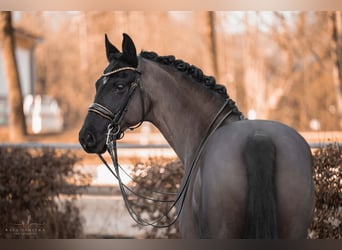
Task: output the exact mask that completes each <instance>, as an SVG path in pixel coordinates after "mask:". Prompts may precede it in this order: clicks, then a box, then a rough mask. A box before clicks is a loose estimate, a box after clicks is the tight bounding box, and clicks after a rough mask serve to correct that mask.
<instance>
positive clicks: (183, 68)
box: [140, 51, 242, 115]
mask: <svg viewBox="0 0 342 250" xmlns="http://www.w3.org/2000/svg"><path fill="white" fill-rule="evenodd" d="M140 56H141V57H143V58H146V59H149V60H152V61H154V62H158V63H161V64H164V65H167V66H171V67H173V68H175V69H176V70H178V71H179V72H182V73H184V74H186V75H187V76H189V77H190V78H191V79H193V80H195V81H196V82H198V83H200V84H202V85H203V86H204V87H206V88H207V89H210V90H213V91H214V92H216V93H218V94H219V95H220V96H222V97H223V98H225V99H227V98H229V96H228V94H227V90H226V87H225V86H223V85H220V84H217V83H216V80H215V78H214V77H212V76H206V75H204V74H203V71H202V70H201V69H200V68H198V67H196V66H195V65H191V64H189V63H187V62H184V61H183V60H180V59H176V58H175V56H173V55H170V56H159V55H158V54H157V53H155V52H152V51H142V52H141V53H140ZM228 106H229V107H230V108H231V109H232V110H233V112H234V113H236V114H239V115H242V113H241V112H240V111H239V109H238V108H237V106H236V105H235V102H234V101H233V100H232V99H230V98H229V104H228Z"/></svg>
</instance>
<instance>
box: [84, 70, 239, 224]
mask: <svg viewBox="0 0 342 250" xmlns="http://www.w3.org/2000/svg"><path fill="white" fill-rule="evenodd" d="M124 70H132V71H135V72H137V73H139V74H141V73H140V72H139V71H138V70H137V69H136V68H131V67H124V68H120V69H117V70H114V71H111V72H108V73H105V74H103V76H110V75H113V74H115V73H118V72H121V71H124ZM138 86H139V87H140V90H141V101H142V110H143V115H142V120H141V121H140V122H139V124H138V125H137V126H136V127H134V128H137V127H139V126H140V125H141V124H142V122H143V121H144V99H143V90H142V86H141V84H140V81H139V79H136V80H135V81H134V82H132V83H131V84H130V89H129V93H128V97H127V99H126V101H125V102H124V104H123V105H122V107H121V109H120V110H119V112H117V113H113V112H112V111H110V110H109V109H108V108H106V107H105V106H103V105H101V104H98V103H93V104H91V105H90V107H89V112H94V113H96V114H98V115H100V116H101V117H103V118H105V119H107V120H109V121H110V124H109V125H108V128H107V138H106V146H107V151H108V153H109V155H110V157H111V160H112V162H113V168H114V170H113V169H112V168H111V167H110V166H109V165H108V163H107V162H106V160H105V159H104V158H103V156H102V155H101V154H98V156H99V158H100V159H101V161H102V162H103V164H104V165H105V166H106V167H107V168H108V170H109V171H110V172H111V173H112V175H113V176H114V177H115V178H116V179H117V180H118V183H119V188H120V191H121V195H122V198H123V200H124V203H125V206H126V208H127V211H128V213H129V215H130V216H131V218H132V219H133V220H134V221H135V222H136V223H138V224H140V225H142V226H153V227H155V228H165V227H169V226H171V225H173V224H174V223H175V222H176V221H177V220H178V218H179V216H180V214H181V212H182V209H183V206H184V202H185V198H186V194H187V191H188V188H189V184H190V181H191V176H192V173H193V171H194V169H195V168H196V165H197V163H198V160H199V159H200V156H201V154H202V152H203V150H204V148H205V146H206V144H207V142H208V140H209V138H210V136H211V135H212V134H213V133H214V132H215V131H216V130H217V128H219V127H220V126H221V125H222V123H223V122H224V121H225V120H226V119H227V118H228V117H229V116H230V115H231V114H232V113H233V110H229V111H228V112H227V113H226V114H224V115H223V117H222V118H221V119H220V120H219V121H218V119H219V117H220V116H221V115H222V114H223V111H224V110H225V108H226V107H227V106H228V104H229V103H230V101H231V99H230V98H227V99H226V100H225V102H224V104H223V105H222V107H221V108H220V109H219V111H218V112H217V113H216V115H215V116H214V118H213V119H212V121H211V122H210V125H209V126H208V128H207V130H206V133H205V136H204V137H203V139H202V141H201V143H200V144H199V146H198V148H197V150H196V153H195V157H194V159H193V161H192V162H191V165H190V169H189V171H188V173H186V179H185V182H184V185H182V188H181V190H180V191H179V192H178V194H177V197H176V199H174V200H159V199H154V198H153V197H149V196H145V195H142V194H139V193H137V192H136V191H134V190H132V189H131V188H129V187H127V186H126V185H125V184H124V183H123V182H122V178H121V175H120V169H122V168H121V166H120V165H119V163H118V156H117V144H116V140H117V139H120V138H122V137H123V132H122V131H121V127H120V122H121V121H122V119H123V117H124V114H125V113H126V111H127V106H128V104H129V101H130V100H131V97H132V95H133V93H134V91H135V90H136V88H137V87H138ZM217 121H218V122H217ZM215 124H216V125H215ZM134 128H131V129H134ZM125 174H127V173H125ZM127 175H128V174H127ZM133 181H134V180H133ZM138 184H139V185H141V184H140V183H138ZM126 190H128V191H129V192H131V193H132V194H134V195H136V196H137V197H140V198H144V199H146V200H150V201H153V202H169V203H171V202H172V204H171V206H170V208H169V209H168V210H167V212H166V214H164V215H161V216H160V217H159V218H158V219H156V220H155V221H153V222H149V221H147V220H145V219H143V218H141V217H140V216H139V215H138V213H137V212H136V211H135V210H134V209H133V208H132V206H131V204H130V203H129V199H128V195H127V192H126ZM151 192H153V193H160V194H172V195H176V193H163V192H160V191H154V190H152V191H151ZM178 202H181V203H180V207H179V210H178V212H177V214H176V217H175V218H174V219H173V220H172V221H171V222H170V223H167V224H159V223H160V222H161V220H162V219H163V218H167V217H168V215H169V213H170V212H171V210H172V209H173V208H175V207H176V205H177V203H178Z"/></svg>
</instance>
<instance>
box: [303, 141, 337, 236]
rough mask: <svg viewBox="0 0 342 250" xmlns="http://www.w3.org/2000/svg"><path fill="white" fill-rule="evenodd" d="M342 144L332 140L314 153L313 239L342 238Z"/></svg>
mask: <svg viewBox="0 0 342 250" xmlns="http://www.w3.org/2000/svg"><path fill="white" fill-rule="evenodd" d="M341 175H342V147H341V146H339V145H338V144H329V145H327V146H326V147H321V148H319V149H318V150H317V151H316V152H315V154H314V176H313V178H314V182H315V193H316V206H315V212H314V219H313V221H312V223H311V226H310V230H309V237H310V238H313V239H317V238H319V239H341V238H342V202H341V201H342V179H341Z"/></svg>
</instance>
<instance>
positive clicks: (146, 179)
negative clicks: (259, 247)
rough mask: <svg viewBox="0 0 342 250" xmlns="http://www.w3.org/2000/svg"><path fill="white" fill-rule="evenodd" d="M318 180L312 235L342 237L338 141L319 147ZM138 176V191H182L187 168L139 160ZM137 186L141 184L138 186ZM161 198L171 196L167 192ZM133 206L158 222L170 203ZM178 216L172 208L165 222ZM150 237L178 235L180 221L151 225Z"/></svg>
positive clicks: (175, 163) (159, 160) (341, 167)
mask: <svg viewBox="0 0 342 250" xmlns="http://www.w3.org/2000/svg"><path fill="white" fill-rule="evenodd" d="M313 158H314V167H313V170H314V174H313V178H314V183H315V194H316V206H315V212H314V219H313V221H312V223H311V226H310V229H309V238H314V239H316V238H320V239H341V238H342V236H341V235H342V232H341V228H342V227H341V225H342V204H341V199H342V180H341V173H342V148H341V147H340V146H338V145H337V144H330V145H328V146H327V147H322V148H320V149H318V150H317V151H316V152H315V153H314V155H313ZM134 165H135V167H134V169H133V173H134V178H135V179H136V180H137V181H138V182H139V183H144V186H145V188H141V187H140V188H139V189H138V192H139V193H140V192H142V193H144V194H151V190H163V191H168V192H175V191H177V190H178V188H179V186H180V182H181V178H182V176H183V167H182V164H181V162H180V161H178V160H174V159H173V160H172V159H166V158H150V159H148V161H147V162H145V163H141V162H137V161H136V162H135V163H134ZM136 187H138V186H137V185H136ZM160 198H161V199H164V200H165V199H170V198H174V196H173V197H172V196H171V197H170V196H167V195H163V196H161V197H160ZM131 202H132V204H133V207H134V208H135V209H136V211H137V212H139V213H140V214H147V216H145V217H147V218H148V220H149V221H154V220H155V219H157V218H159V216H160V215H163V214H165V212H166V211H167V209H168V208H169V207H170V203H153V202H151V201H146V200H145V199H143V198H139V197H135V198H131ZM175 215H176V212H175V211H172V213H170V214H169V215H168V216H167V217H166V218H164V219H165V220H164V221H163V223H164V224H167V223H169V222H171V221H172V220H173V219H174V216H175ZM147 229H149V230H147V238H177V237H179V231H178V227H177V223H176V224H174V225H172V226H171V227H170V228H166V229H158V228H147Z"/></svg>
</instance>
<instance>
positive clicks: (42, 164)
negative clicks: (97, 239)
mask: <svg viewBox="0 0 342 250" xmlns="http://www.w3.org/2000/svg"><path fill="white" fill-rule="evenodd" d="M79 160H80V159H79V158H78V157H76V156H75V155H74V154H72V153H71V152H69V151H66V152H61V151H58V150H55V149H24V148H16V147H6V148H5V147H0V238H24V239H25V238H49V239H51V238H79V237H82V231H83V229H82V219H81V217H80V213H79V211H78V209H77V208H76V207H75V206H74V205H73V199H75V198H76V196H75V190H74V188H73V185H69V184H75V183H76V182H77V184H80V183H82V182H83V181H85V180H86V178H87V176H85V175H83V174H81V173H80V172H77V171H75V170H74V168H73V167H74V165H75V163H77V162H78V161H79ZM66 189H68V190H66ZM63 191H64V192H68V193H70V194H71V196H68V198H67V199H66V200H65V199H63V202H62V199H60V195H61V193H62V192H63ZM64 200H65V201H64Z"/></svg>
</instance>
